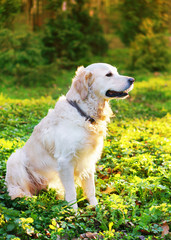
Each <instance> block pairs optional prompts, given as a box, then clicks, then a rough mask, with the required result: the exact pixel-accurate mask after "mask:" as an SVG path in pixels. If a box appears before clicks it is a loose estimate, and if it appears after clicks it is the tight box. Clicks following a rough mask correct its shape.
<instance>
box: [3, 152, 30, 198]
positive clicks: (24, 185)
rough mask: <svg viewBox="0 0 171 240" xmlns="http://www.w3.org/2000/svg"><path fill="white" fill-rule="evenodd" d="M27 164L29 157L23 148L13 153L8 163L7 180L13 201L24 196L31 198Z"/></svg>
mask: <svg viewBox="0 0 171 240" xmlns="http://www.w3.org/2000/svg"><path fill="white" fill-rule="evenodd" d="M26 163H27V156H26V154H25V153H24V151H23V150H22V148H21V149H18V150H17V151H16V152H15V153H13V154H12V155H11V156H10V157H9V159H8V161H7V173H6V178H5V180H6V184H7V188H8V192H9V196H11V199H14V198H17V197H24V196H29V197H31V192H30V183H29V175H28V173H27V169H26Z"/></svg>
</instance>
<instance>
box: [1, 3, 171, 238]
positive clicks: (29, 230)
mask: <svg viewBox="0 0 171 240" xmlns="http://www.w3.org/2000/svg"><path fill="white" fill-rule="evenodd" d="M170 60H171V2H170V1H169V0H97V1H95V0H92V1H89V0H66V1H64V0H0V239H4V240H5V239H13V240H19V239H21V240H25V239H43V240H44V239H55V240H56V239H84V238H85V239H87V238H88V239H114V240H117V239H125V240H136V239H137V240H145V239H146V240H156V239H170V237H171V233H170V232H171V219H170V216H171V204H170V200H171V191H170V187H171V171H170V164H171V157H170V156H171V148H170V143H171V131H170V130H171V91H170V89H171V81H170V79H171V62H170ZM94 62H106V63H109V64H112V65H114V66H116V67H117V68H118V71H119V73H120V74H123V75H128V76H132V77H134V78H135V79H136V81H135V84H134V85H135V86H134V89H133V90H132V91H131V93H130V97H129V98H128V99H126V100H124V101H121V100H120V101H111V107H112V110H113V112H114V114H115V115H116V116H115V118H114V119H112V120H111V123H110V124H109V125H108V135H107V139H106V140H105V144H104V150H103V154H102V157H101V159H100V161H99V162H98V164H97V168H96V175H95V181H96V195H97V199H98V201H99V204H98V206H97V207H96V208H90V207H89V206H88V203H87V201H86V199H85V198H84V196H83V193H82V190H81V188H79V187H78V188H77V195H78V205H79V209H78V213H77V215H76V214H75V212H73V211H72V209H71V208H70V206H68V205H67V203H66V202H64V201H61V200H59V199H58V198H57V195H56V193H55V191H54V190H53V189H51V190H49V191H47V192H46V191H42V192H41V193H40V194H39V195H38V196H34V197H33V198H27V199H25V198H21V199H15V200H13V201H12V200H11V199H10V197H9V196H8V193H7V189H6V185H5V173H6V161H7V159H8V158H9V156H10V155H11V153H12V152H13V151H15V150H16V149H17V148H19V147H22V146H23V145H24V144H25V142H26V141H27V139H28V138H29V136H30V135H31V133H32V131H33V128H34V126H35V125H36V124H38V123H39V121H40V120H41V119H42V118H43V117H44V116H46V114H47V112H48V109H49V108H53V107H54V106H55V102H56V101H57V99H58V97H59V96H61V94H65V93H66V92H67V91H68V88H69V86H70V84H71V80H72V77H73V76H74V72H75V70H76V68H77V66H79V65H84V66H87V65H88V64H91V63H94Z"/></svg>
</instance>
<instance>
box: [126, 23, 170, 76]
mask: <svg viewBox="0 0 171 240" xmlns="http://www.w3.org/2000/svg"><path fill="white" fill-rule="evenodd" d="M140 29H141V32H142V33H139V34H137V35H136V37H135V40H134V41H133V42H132V43H131V48H130V56H131V59H130V62H129V65H128V66H129V68H131V69H138V70H141V71H142V70H148V71H150V72H155V71H166V70H168V64H169V58H170V55H169V52H168V48H169V45H168V41H167V38H166V36H164V35H163V34H161V33H156V34H155V33H154V31H153V29H154V25H153V22H152V21H151V19H144V21H143V23H142V25H141V28H140Z"/></svg>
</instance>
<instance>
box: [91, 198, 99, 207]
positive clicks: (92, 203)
mask: <svg viewBox="0 0 171 240" xmlns="http://www.w3.org/2000/svg"><path fill="white" fill-rule="evenodd" d="M89 203H90V205H91V206H96V205H98V201H97V199H96V198H95V197H92V198H90V199H89Z"/></svg>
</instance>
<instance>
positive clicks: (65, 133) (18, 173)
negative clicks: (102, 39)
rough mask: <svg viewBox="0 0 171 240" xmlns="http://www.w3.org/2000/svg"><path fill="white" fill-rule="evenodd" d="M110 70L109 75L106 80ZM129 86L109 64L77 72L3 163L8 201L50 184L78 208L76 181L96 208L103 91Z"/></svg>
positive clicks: (105, 110) (106, 110)
mask: <svg viewBox="0 0 171 240" xmlns="http://www.w3.org/2000/svg"><path fill="white" fill-rule="evenodd" d="M109 71H110V72H112V74H113V75H112V77H107V76H106V74H107V73H108V72H109ZM129 88H130V84H128V77H125V76H121V75H119V74H118V73H117V70H116V68H114V67H112V66H111V65H108V64H102V63H97V64H92V65H90V66H88V67H87V68H84V67H80V68H78V70H77V72H76V76H75V77H74V79H73V83H72V85H71V88H70V90H69V91H68V93H67V95H66V97H65V96H62V97H60V98H59V100H58V101H57V103H56V106H55V108H54V109H53V110H50V111H49V112H48V114H47V116H46V117H45V118H43V119H42V120H41V122H40V123H39V124H38V125H37V126H36V127H35V128H34V131H33V133H32V135H31V136H30V138H29V139H28V141H27V142H26V144H25V145H24V147H22V148H21V149H18V150H17V151H16V152H14V153H13V154H12V155H11V156H10V158H9V159H8V161H7V174H6V182H7V187H8V192H9V195H10V196H11V198H12V199H14V198H16V197H23V196H29V197H31V196H32V195H34V194H36V193H37V192H38V191H39V190H40V189H43V188H46V187H47V186H50V187H54V188H56V189H57V191H58V192H59V191H60V192H61V191H65V199H66V201H68V202H69V203H71V204H72V203H73V208H77V203H76V190H75V184H74V180H75V179H79V180H80V181H81V184H82V187H83V190H84V193H85V195H86V196H87V198H88V200H89V202H90V204H91V205H96V204H97V199H96V197H95V186H94V172H95V164H96V162H97V161H98V160H99V159H100V156H101V153H102V149H103V139H104V137H105V136H106V127H107V123H108V122H109V119H110V116H111V115H112V111H111V109H110V106H109V103H108V101H109V97H107V96H106V94H105V93H106V91H107V90H111V89H112V90H115V91H124V90H125V89H129ZM66 99H68V100H72V101H76V102H77V103H78V105H79V106H80V108H81V109H82V110H84V112H86V114H87V115H90V116H91V117H93V118H94V119H95V121H96V122H95V123H93V124H92V123H90V122H89V121H88V120H87V121H86V120H85V118H84V117H83V116H81V115H80V113H79V112H78V111H77V109H75V108H74V107H73V106H71V105H70V104H69V103H68V102H67V100H66Z"/></svg>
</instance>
